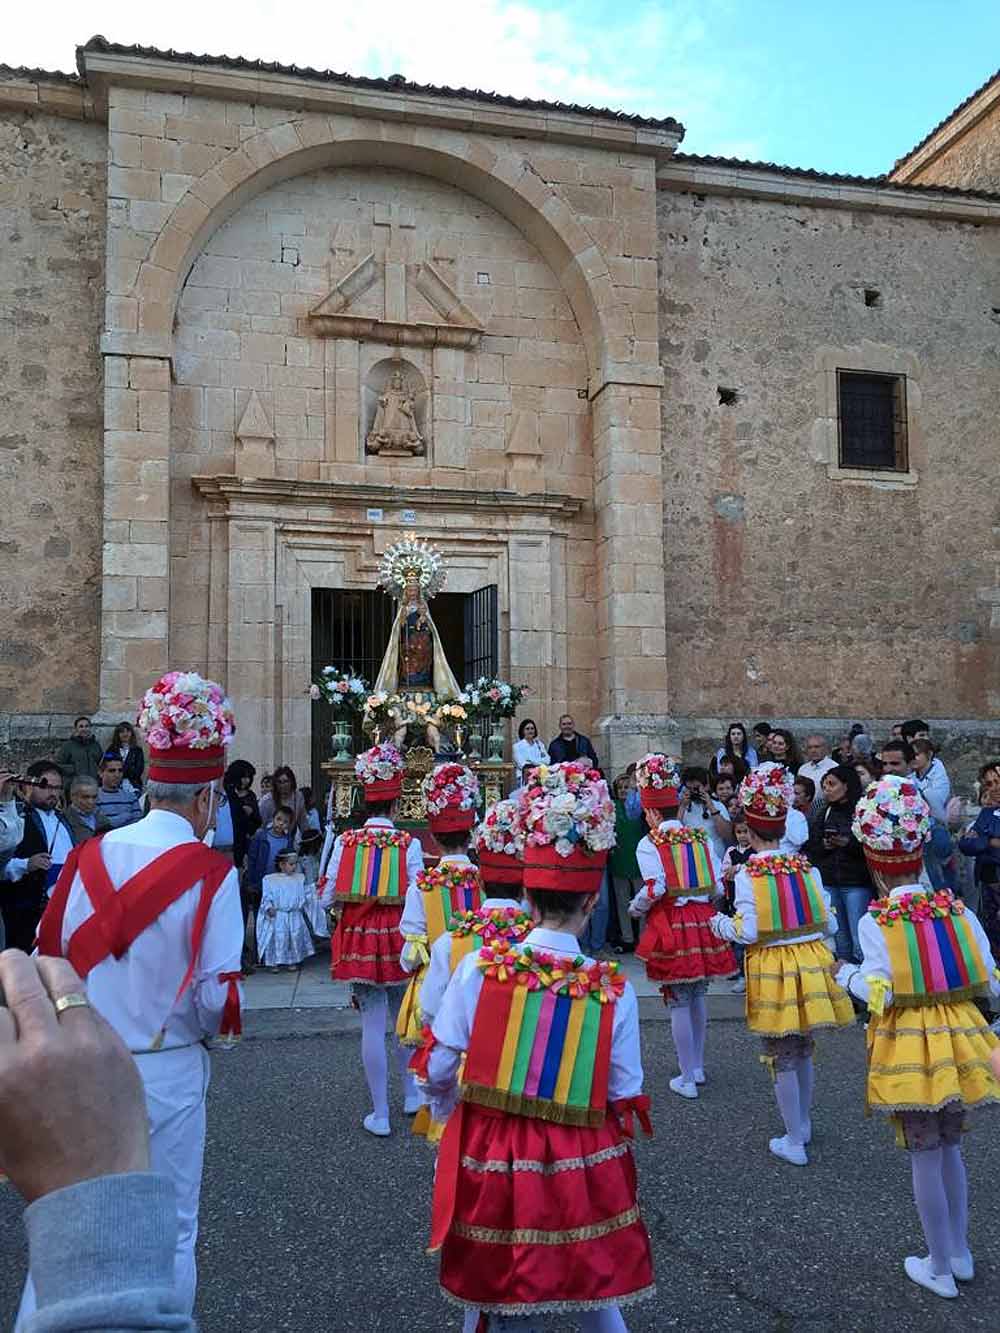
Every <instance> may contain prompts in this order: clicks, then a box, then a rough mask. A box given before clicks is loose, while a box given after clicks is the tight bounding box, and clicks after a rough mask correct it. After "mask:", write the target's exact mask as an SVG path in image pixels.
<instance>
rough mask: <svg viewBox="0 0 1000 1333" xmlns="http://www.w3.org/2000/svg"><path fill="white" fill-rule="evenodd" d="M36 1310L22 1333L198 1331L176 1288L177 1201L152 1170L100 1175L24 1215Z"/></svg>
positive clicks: (41, 1202)
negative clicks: (186, 1312) (179, 1299)
mask: <svg viewBox="0 0 1000 1333" xmlns="http://www.w3.org/2000/svg"><path fill="white" fill-rule="evenodd" d="M24 1220H25V1225H26V1226H27V1229H28V1251H29V1262H30V1265H31V1275H32V1279H33V1281H34V1284H35V1294H36V1297H37V1301H38V1308H37V1311H36V1312H35V1313H34V1314H33V1315H31V1316H30V1318H28V1319H27V1320H26V1321H25V1323H24V1333H82V1331H83V1330H104V1333H133V1330H140V1329H162V1330H169V1333H194V1329H195V1325H194V1323H193V1321H192V1320H191V1318H190V1316H188V1315H187V1314H185V1313H184V1312H183V1310H182V1308H181V1305H180V1303H179V1301H178V1297H177V1294H176V1292H175V1289H174V1249H175V1245H176V1240H177V1199H176V1195H175V1193H174V1187H173V1184H172V1183H171V1182H170V1181H169V1180H167V1179H166V1178H165V1177H163V1176H158V1175H153V1174H152V1173H147V1172H133V1173H131V1174H128V1175H120V1176H102V1177H100V1178H99V1179H97V1180H85V1181H82V1182H81V1183H80V1184H79V1185H72V1186H70V1187H69V1188H68V1189H63V1190H56V1191H54V1192H53V1193H52V1194H46V1195H45V1196H44V1197H43V1198H41V1199H38V1200H37V1201H36V1202H35V1203H33V1204H31V1206H30V1207H29V1208H28V1209H26V1211H25V1214H24Z"/></svg>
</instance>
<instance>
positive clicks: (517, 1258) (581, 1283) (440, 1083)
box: [428, 762, 655, 1333]
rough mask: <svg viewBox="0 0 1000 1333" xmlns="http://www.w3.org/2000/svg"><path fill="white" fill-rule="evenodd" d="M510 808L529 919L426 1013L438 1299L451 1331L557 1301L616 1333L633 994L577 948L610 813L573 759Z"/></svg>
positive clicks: (597, 781) (645, 1286) (628, 1287)
mask: <svg viewBox="0 0 1000 1333" xmlns="http://www.w3.org/2000/svg"><path fill="white" fill-rule="evenodd" d="M518 805H519V810H520V816H521V821H522V823H523V824H524V828H525V838H526V845H525V851H524V891H525V894H526V896H527V898H528V901H529V903H530V905H531V908H532V911H533V913H534V917H535V921H536V925H535V928H534V929H533V930H532V931H531V933H530V934H529V935H528V936H527V937H526V938H525V939H524V940H523V941H522V942H520V943H516V944H515V943H512V942H510V941H506V940H504V941H497V942H495V943H493V944H492V945H487V946H486V947H485V948H483V949H482V950H480V951H479V952H478V953H477V954H471V955H470V956H469V957H467V958H464V959H463V960H462V962H461V963H459V965H458V968H457V969H456V971H455V974H454V976H453V977H452V980H451V984H450V985H449V986H448V989H447V991H446V992H445V995H444V998H443V1000H442V1002H441V1006H440V1008H439V1010H438V1012H437V1015H436V1016H435V1019H434V1026H433V1032H434V1038H435V1045H434V1048H433V1050H432V1051H431V1053H430V1057H429V1060H428V1091H429V1092H430V1094H431V1097H432V1111H433V1112H434V1113H435V1116H436V1118H438V1119H448V1115H449V1112H450V1111H451V1110H452V1107H455V1110H454V1114H452V1115H451V1117H450V1119H448V1124H447V1127H446V1129H445V1132H444V1138H443V1139H442V1141H441V1150H440V1153H439V1156H438V1168H437V1175H436V1178H435V1187H434V1206H433V1215H432V1225H431V1249H432V1250H434V1251H436V1250H440V1252H441V1270H440V1282H441V1287H442V1290H443V1291H444V1293H445V1295H446V1296H447V1297H448V1298H449V1299H452V1300H454V1301H457V1302H458V1303H459V1304H461V1305H464V1306H465V1307H466V1316H465V1323H464V1328H465V1330H466V1333H473V1330H477V1331H481V1330H486V1329H488V1328H490V1327H494V1324H493V1318H492V1317H493V1316H494V1315H496V1316H502V1317H503V1322H502V1324H500V1323H499V1320H498V1322H497V1324H496V1326H497V1327H503V1328H505V1329H514V1328H526V1329H527V1328H532V1329H534V1328H537V1327H540V1326H541V1324H542V1323H543V1322H545V1316H546V1315H547V1314H550V1313H552V1314H559V1315H560V1316H562V1314H563V1312H567V1311H569V1312H573V1313H574V1316H575V1318H576V1320H577V1323H578V1326H579V1327H580V1328H581V1329H583V1330H585V1331H586V1333H616V1331H619V1330H624V1329H625V1322H624V1320H623V1319H622V1315H621V1311H620V1309H619V1306H620V1305H623V1304H625V1303H627V1302H631V1301H637V1300H640V1299H642V1298H643V1297H646V1296H650V1295H652V1294H653V1292H654V1290H655V1289H654V1286H653V1270H652V1256H651V1251H650V1244H649V1237H648V1235H647V1234H646V1229H645V1227H644V1225H643V1223H642V1220H641V1218H640V1215H639V1208H638V1204H637V1202H636V1177H635V1166H634V1163H633V1160H632V1153H631V1144H630V1139H631V1137H632V1135H633V1132H634V1126H633V1117H634V1116H635V1115H638V1117H639V1120H640V1122H641V1123H642V1125H643V1127H644V1128H646V1129H647V1130H648V1114H647V1112H648V1107H649V1100H648V1098H646V1097H644V1096H643V1095H642V1061H641V1056H640V1050H639V1020H638V1008H637V1003H636V997H635V992H634V990H633V989H632V987H631V985H629V983H628V982H627V981H626V980H625V978H624V976H623V975H622V973H621V969H620V967H619V965H618V964H617V963H605V962H597V961H595V960H594V959H592V958H587V957H584V956H581V954H580V953H579V950H578V946H577V937H578V936H579V935H580V934H581V933H582V931H583V930H584V929H585V927H586V923H587V919H588V918H589V916H590V913H591V912H592V911H593V909H594V906H595V905H596V903H597V899H598V894H599V892H600V887H601V879H602V877H603V874H604V868H605V863H606V860H607V852H608V849H609V848H610V847H611V846H612V845H613V842H614V822H615V820H614V807H613V805H612V803H611V801H610V799H609V797H608V792H607V786H606V784H605V783H604V780H603V779H602V778H600V777H599V776H598V774H597V773H596V771H595V770H592V769H591V768H590V767H589V765H588V764H586V763H580V762H573V763H566V764H556V765H552V766H551V767H549V766H543V767H541V768H537V769H535V770H534V772H533V774H532V779H531V782H530V785H529V786H528V787H526V788H525V789H524V790H523V791H522V792H521V793H520V795H519V798H518ZM465 1053H467V1059H466V1064H465V1074H464V1082H463V1083H462V1084H461V1085H460V1084H459V1080H458V1071H459V1066H460V1063H461V1060H462V1056H463V1054H465ZM459 1099H460V1100H459ZM456 1102H457V1106H456ZM522 1321H523V1322H522ZM560 1324H561V1319H560Z"/></svg>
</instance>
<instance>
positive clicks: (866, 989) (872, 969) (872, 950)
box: [837, 884, 1000, 1005]
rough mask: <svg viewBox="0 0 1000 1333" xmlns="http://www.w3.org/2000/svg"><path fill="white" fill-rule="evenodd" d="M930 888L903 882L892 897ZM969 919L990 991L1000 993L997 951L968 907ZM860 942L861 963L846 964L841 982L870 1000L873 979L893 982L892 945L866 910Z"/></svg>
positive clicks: (887, 996) (888, 1001) (888, 1000)
mask: <svg viewBox="0 0 1000 1333" xmlns="http://www.w3.org/2000/svg"><path fill="white" fill-rule="evenodd" d="M926 891H927V890H926V887H925V886H924V885H923V884H903V885H901V886H900V887H899V888H898V889H892V890H891V891H890V893H889V897H890V898H900V897H902V895H903V894H904V893H925V892H926ZM965 920H966V921H968V923H969V925H970V927H971V928H972V935H973V938H974V939H975V942H976V948H977V949H978V950H979V955H980V957H981V958H982V960H983V966H984V967H985V969H986V975H987V977H988V978H989V991H990V994H991V995H1000V983H998V982H997V980H996V978H995V977H994V975H993V969H994V967H995V966H996V964H995V963H994V960H993V954H992V953H991V952H990V942H989V939H988V938H987V935H986V931H985V930H983V928H982V926H981V925H980V923H979V918H978V917H977V916H976V915H975V913H974V912H970V911H969V909H968V908H966V909H965ZM858 943H859V944H860V946H861V966H860V967H855V966H854V964H853V963H845V964H844V965H843V967H842V968H841V969H840V970H839V972H838V973H837V981H838V983H839V984H840V985H841V986H843V987H844V989H845V990H849V991H850V992H851V994H852V995H855V996H857V998H858V999H859V1000H867V999H868V996H869V993H870V990H871V987H870V985H869V982H870V981H872V980H873V978H875V977H881V978H882V979H883V980H884V981H888V982H890V983H891V982H892V968H891V967H890V965H889V946H888V945H887V944H886V942H885V935H884V934H883V932H882V927H881V926H880V925H879V924H878V922H877V921H876V920H875V918H874V917H873V916H872V915H871V913H870V912H866V913H865V914H864V916H863V917H862V918H861V920H860V922H859V923H858ZM885 1002H886V1004H887V1005H889V1004H891V1003H892V990H891V988H890V989H889V990H887V991H886V993H885Z"/></svg>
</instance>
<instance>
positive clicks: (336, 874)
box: [318, 741, 424, 1138]
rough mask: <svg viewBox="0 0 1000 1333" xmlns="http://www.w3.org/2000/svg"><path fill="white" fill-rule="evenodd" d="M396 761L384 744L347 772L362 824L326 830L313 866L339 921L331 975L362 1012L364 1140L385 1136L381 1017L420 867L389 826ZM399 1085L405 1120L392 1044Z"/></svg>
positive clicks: (410, 1094) (408, 1105) (409, 1103)
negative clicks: (360, 804)
mask: <svg viewBox="0 0 1000 1333" xmlns="http://www.w3.org/2000/svg"><path fill="white" fill-rule="evenodd" d="M404 766H405V765H404V761H403V756H402V755H401V754H400V752H399V751H398V750H397V749H396V747H395V746H394V745H390V744H389V743H388V742H385V741H383V742H382V743H381V744H380V745H373V746H372V748H371V749H370V750H365V751H364V753H363V754H359V755H358V757H357V759H356V760H355V762H354V771H355V773H356V774H357V776H358V777H359V778H360V780H361V786H362V791H363V793H364V798H365V804H366V806H367V807H368V810H369V812H370V813H369V818H368V819H367V820H366V821H365V823H364V825H363V826H362V827H361V828H359V829H347V830H345V832H343V833H341V834H340V835H339V836H338V837H337V838H336V840H334V838H333V831H332V829H331V830H328V831H327V839H326V845H325V846H324V848H323V857H322V860H321V863H320V881H319V885H318V888H319V899H320V903H321V905H322V906H324V907H327V906H329V905H330V904H331V903H333V904H334V906H335V910H336V912H337V914H338V920H337V925H336V929H335V930H334V932H333V937H332V939H331V941H330V958H331V967H330V972H331V975H332V977H333V979H334V980H335V981H349V982H350V983H351V993H352V998H353V1003H354V1005H355V1006H356V1008H358V1009H359V1010H360V1012H361V1062H362V1064H363V1066H364V1071H365V1079H366V1081H367V1083H368V1091H369V1092H370V1093H371V1099H372V1109H371V1111H370V1113H369V1114H368V1115H366V1116H365V1118H364V1122H363V1123H364V1127H365V1129H366V1130H367V1131H368V1132H369V1134H375V1135H377V1136H378V1137H379V1138H384V1137H385V1135H387V1134H388V1133H389V1071H388V1061H387V1059H386V1049H385V1024H386V1014H387V1012H388V1013H390V1014H391V1016H392V1020H393V1023H395V1020H396V1017H397V1014H398V1011H399V1006H400V1003H401V1001H402V998H403V987H404V986H405V984H406V980H407V974H406V971H405V969H404V968H403V965H402V963H401V961H400V957H401V954H402V952H403V936H402V933H401V930H400V922H401V918H402V915H403V903H404V901H405V898H406V894H407V893H408V892H409V890H410V888H411V887H412V886H413V885H414V884H415V883H416V879H417V876H418V875H419V874H420V872H421V871H422V870H423V868H424V854H423V850H422V849H421V846H420V843H419V841H418V840H417V839H416V838H414V837H412V836H411V835H410V834H409V833H407V832H406V831H405V830H404V829H397V828H396V826H395V824H394V823H393V820H392V815H393V812H394V810H395V804H396V801H397V800H398V799H399V797H400V796H401V795H402V791H403V768H404ZM394 1044H395V1045H396V1059H397V1063H398V1065H399V1071H400V1075H401V1077H402V1079H403V1106H404V1109H405V1111H406V1113H407V1114H408V1115H412V1114H413V1113H414V1112H415V1111H416V1110H417V1108H418V1106H419V1105H420V1099H419V1097H418V1095H417V1090H416V1087H415V1086H414V1083H413V1076H412V1075H411V1074H410V1072H409V1070H408V1069H407V1061H408V1058H409V1057H408V1053H407V1052H406V1051H405V1050H403V1049H402V1047H400V1046H399V1045H398V1043H395V1041H394Z"/></svg>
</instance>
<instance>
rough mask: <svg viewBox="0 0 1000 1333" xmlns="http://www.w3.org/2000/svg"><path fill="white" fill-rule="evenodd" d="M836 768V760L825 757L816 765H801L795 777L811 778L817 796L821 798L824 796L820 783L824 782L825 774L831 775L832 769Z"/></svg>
mask: <svg viewBox="0 0 1000 1333" xmlns="http://www.w3.org/2000/svg"><path fill="white" fill-rule="evenodd" d="M836 767H837V761H836V759H831V758H830V756H829V755H825V756H824V757H823V758H822V759H819V760H817V762H816V763H815V764H801V765H800V766H799V771H798V773H797V774H796V775H795V776H796V777H799V778H810V779H811V780H812V782H814V783H815V785H816V796H817V798H819V797H820V796H822V794H823V793H822V790H821V788H820V783H821V782H822V781H823V774H824V773H829V771H830V769H831V768H836Z"/></svg>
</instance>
